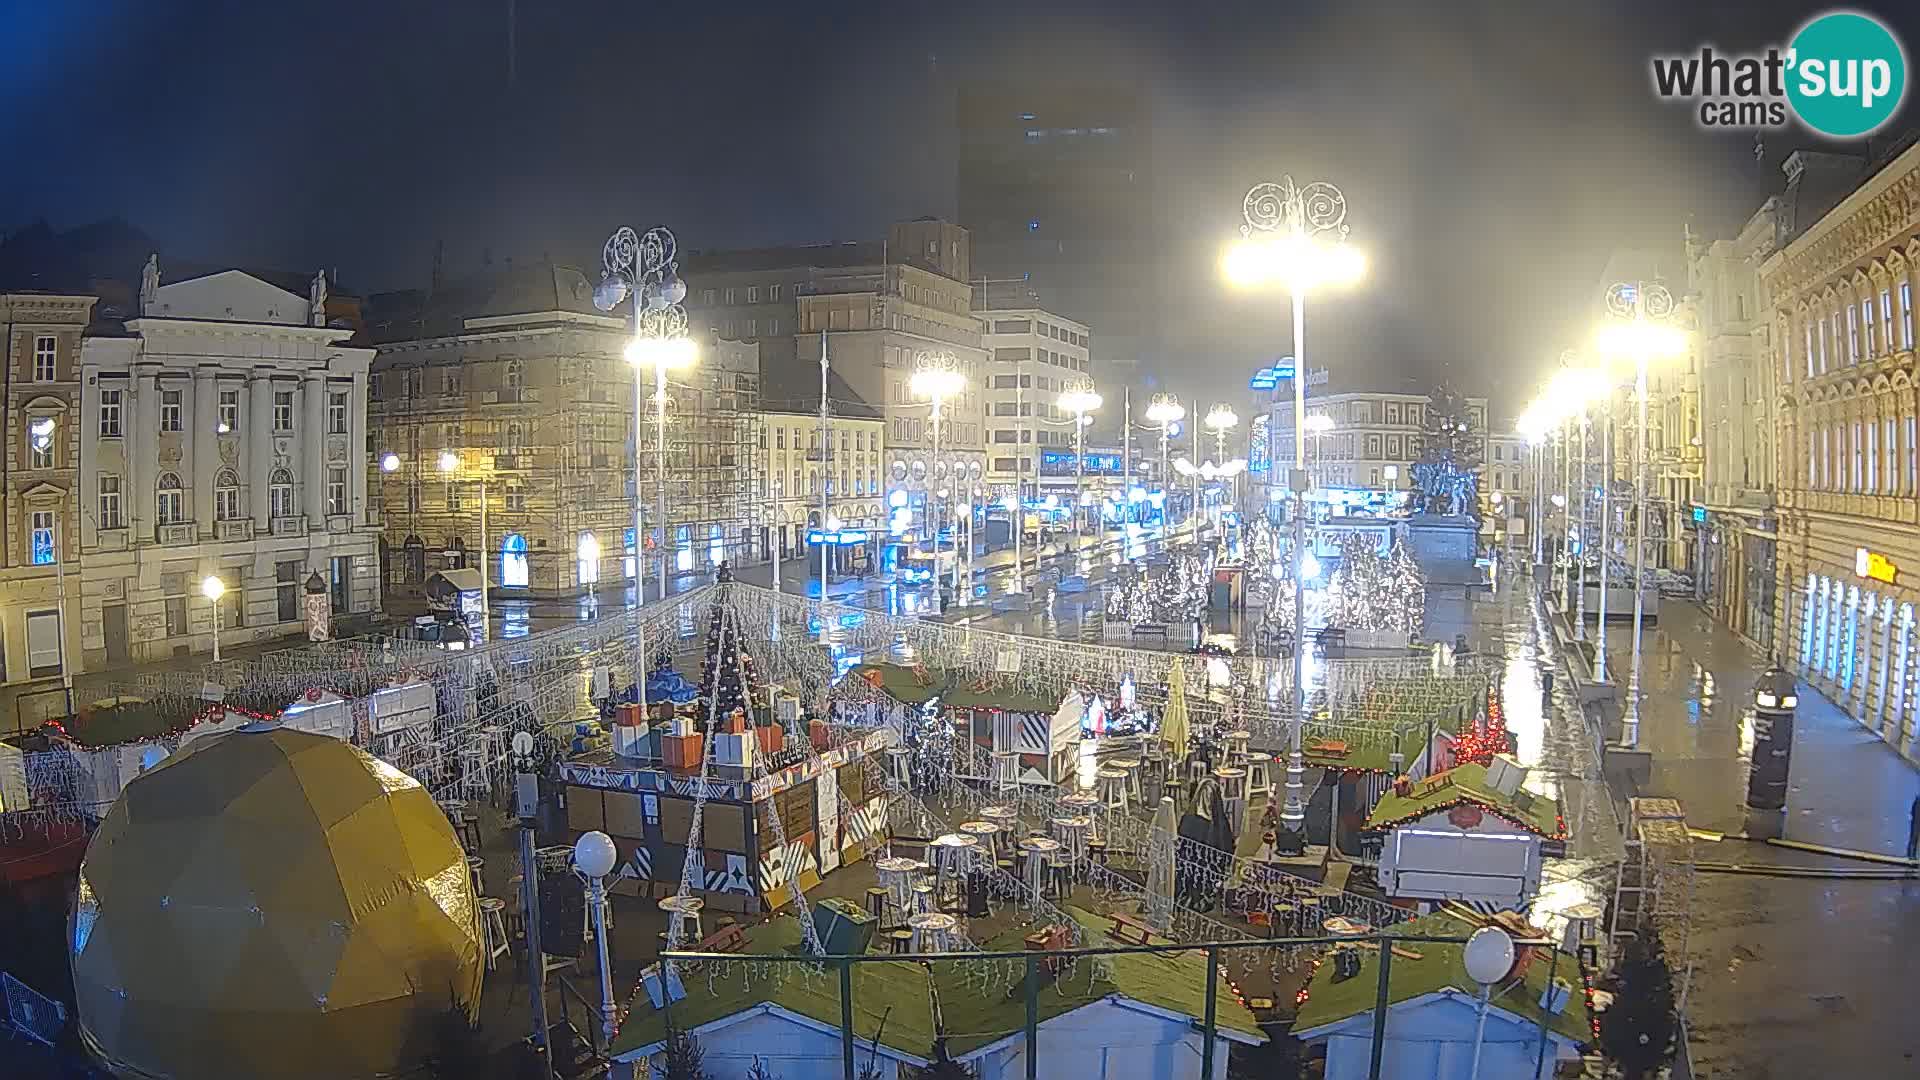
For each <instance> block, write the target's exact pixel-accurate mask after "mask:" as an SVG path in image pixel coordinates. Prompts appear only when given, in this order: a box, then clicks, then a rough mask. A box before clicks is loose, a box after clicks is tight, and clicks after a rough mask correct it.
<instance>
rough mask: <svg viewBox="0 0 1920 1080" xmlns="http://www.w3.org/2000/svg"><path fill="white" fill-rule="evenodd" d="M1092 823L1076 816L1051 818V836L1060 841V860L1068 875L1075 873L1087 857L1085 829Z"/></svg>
mask: <svg viewBox="0 0 1920 1080" xmlns="http://www.w3.org/2000/svg"><path fill="white" fill-rule="evenodd" d="M1092 824H1093V823H1092V822H1090V821H1088V820H1087V819H1086V818H1084V817H1077V816H1074V817H1057V818H1054V819H1053V838H1054V839H1055V840H1058V841H1060V849H1061V862H1063V863H1064V864H1065V869H1066V871H1067V873H1068V874H1069V875H1071V874H1074V873H1077V872H1078V871H1079V869H1080V863H1081V861H1082V860H1084V859H1085V858H1086V857H1087V830H1088V828H1089V827H1090V826H1091V825H1092Z"/></svg>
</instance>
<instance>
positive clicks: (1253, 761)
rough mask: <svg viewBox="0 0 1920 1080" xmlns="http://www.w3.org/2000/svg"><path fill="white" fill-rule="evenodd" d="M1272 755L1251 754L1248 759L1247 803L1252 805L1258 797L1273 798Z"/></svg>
mask: <svg viewBox="0 0 1920 1080" xmlns="http://www.w3.org/2000/svg"><path fill="white" fill-rule="evenodd" d="M1274 764H1275V762H1274V759H1273V755H1271V754H1250V755H1248V757H1247V802H1248V803H1252V802H1253V800H1254V798H1255V797H1256V796H1264V797H1265V798H1267V799H1269V800H1271V799H1272V798H1273V766H1274Z"/></svg>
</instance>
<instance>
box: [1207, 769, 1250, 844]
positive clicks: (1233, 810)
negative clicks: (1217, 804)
mask: <svg viewBox="0 0 1920 1080" xmlns="http://www.w3.org/2000/svg"><path fill="white" fill-rule="evenodd" d="M1213 778H1214V779H1215V780H1217V781H1219V783H1220V798H1222V799H1223V800H1225V801H1226V804H1227V813H1228V814H1230V815H1232V816H1233V821H1234V831H1235V832H1238V831H1239V825H1240V822H1241V821H1242V820H1243V819H1245V818H1246V816H1247V770H1245V769H1242V768H1240V767H1239V766H1237V765H1222V766H1220V767H1219V768H1217V769H1215V770H1213Z"/></svg>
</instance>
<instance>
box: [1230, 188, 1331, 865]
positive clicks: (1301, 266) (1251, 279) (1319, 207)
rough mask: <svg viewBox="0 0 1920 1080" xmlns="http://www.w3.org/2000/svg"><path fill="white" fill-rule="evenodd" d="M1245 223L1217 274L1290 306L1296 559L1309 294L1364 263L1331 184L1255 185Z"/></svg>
mask: <svg viewBox="0 0 1920 1080" xmlns="http://www.w3.org/2000/svg"><path fill="white" fill-rule="evenodd" d="M1240 213H1241V216H1242V217H1243V218H1245V222H1246V223H1245V224H1243V225H1242V226H1241V227H1240V235H1241V239H1240V241H1239V242H1238V243H1236V244H1234V245H1233V246H1232V247H1231V248H1229V249H1228V251H1227V254H1226V258H1225V261H1224V263H1223V266H1222V269H1223V270H1224V272H1225V274H1226V277H1227V280H1228V281H1229V282H1230V283H1232V284H1233V285H1235V286H1237V287H1242V288H1254V287H1260V286H1273V285H1279V286H1282V287H1284V288H1285V289H1286V290H1287V292H1288V294H1289V295H1290V297H1291V299H1292V301H1293V362H1294V376H1293V432H1294V435H1293V444H1294V461H1293V475H1292V477H1291V478H1290V482H1289V485H1288V486H1289V487H1291V488H1292V489H1293V497H1294V508H1293V509H1294V519H1293V550H1294V552H1295V554H1294V562H1295V564H1296V566H1297V565H1298V564H1299V562H1300V561H1301V560H1300V553H1302V552H1305V551H1306V550H1307V531H1306V517H1307V490H1306V489H1307V460H1306V437H1305V433H1306V426H1307V389H1306V387H1307V371H1308V367H1307V350H1306V299H1307V293H1309V292H1311V291H1313V290H1314V289H1316V288H1320V287H1322V286H1327V285H1345V284H1351V283H1353V282H1356V281H1358V280H1359V279H1360V277H1361V276H1362V275H1363V274H1364V273H1365V272H1366V258H1365V256H1363V255H1362V254H1361V253H1360V252H1359V251H1358V250H1356V249H1355V248H1354V247H1353V246H1352V245H1350V244H1348V243H1347V242H1346V237H1347V225H1346V220H1347V197H1346V196H1345V195H1343V194H1341V192H1340V189H1339V188H1337V187H1335V186H1333V185H1332V184H1328V183H1324V182H1317V183H1312V184H1308V185H1306V186H1305V187H1300V186H1297V185H1295V184H1294V182H1293V178H1292V177H1291V176H1289V177H1284V178H1283V179H1282V180H1281V181H1280V182H1279V183H1277V184H1275V183H1265V184H1256V185H1254V187H1253V188H1252V189H1251V190H1249V191H1248V192H1247V194H1246V198H1245V199H1243V200H1242V201H1241V208H1240ZM1296 582H1297V584H1296V587H1295V588H1294V590H1293V627H1294V647H1293V717H1292V723H1291V724H1290V725H1289V728H1290V730H1289V735H1288V740H1287V741H1288V756H1287V784H1286V802H1285V804H1284V806H1283V808H1282V809H1281V812H1280V821H1281V824H1282V826H1284V828H1285V829H1286V830H1287V832H1288V833H1289V834H1290V835H1289V837H1288V846H1289V847H1294V846H1296V845H1298V844H1299V843H1302V842H1303V841H1304V832H1305V829H1304V826H1305V823H1306V813H1307V811H1306V797H1305V775H1306V759H1305V757H1304V753H1303V748H1302V742H1303V737H1304V736H1303V732H1304V728H1305V725H1306V709H1307V704H1306V637H1305V634H1304V633H1303V630H1304V629H1305V620H1306V591H1307V590H1306V586H1305V583H1304V581H1302V580H1300V579H1297V578H1296Z"/></svg>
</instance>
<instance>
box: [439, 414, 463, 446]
mask: <svg viewBox="0 0 1920 1080" xmlns="http://www.w3.org/2000/svg"><path fill="white" fill-rule="evenodd" d="M443 431H444V433H445V435H446V440H445V443H444V445H445V447H446V449H448V450H458V449H460V435H461V429H460V423H459V421H457V420H455V421H450V422H448V424H447V426H446V427H445V428H444V429H443Z"/></svg>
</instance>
